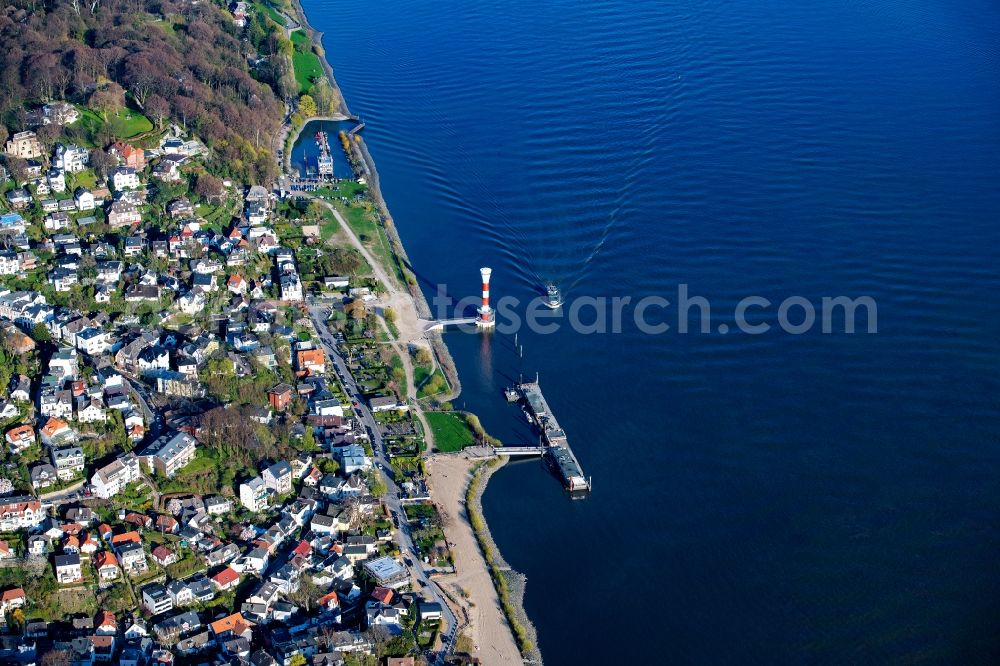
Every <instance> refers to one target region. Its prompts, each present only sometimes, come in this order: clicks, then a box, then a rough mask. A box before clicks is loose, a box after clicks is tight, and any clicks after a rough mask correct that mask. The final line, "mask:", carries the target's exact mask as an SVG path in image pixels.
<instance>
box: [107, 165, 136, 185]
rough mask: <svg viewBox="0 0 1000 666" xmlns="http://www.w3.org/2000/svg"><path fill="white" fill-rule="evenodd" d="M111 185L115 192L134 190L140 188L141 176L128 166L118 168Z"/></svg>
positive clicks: (112, 177)
mask: <svg viewBox="0 0 1000 666" xmlns="http://www.w3.org/2000/svg"><path fill="white" fill-rule="evenodd" d="M111 184H112V185H113V186H114V188H115V190H117V191H121V190H134V189H136V188H138V187H139V185H140V183H139V174H138V173H136V171H135V169H133V168H132V167H128V166H123V167H118V168H117V169H115V170H114V173H112V174H111Z"/></svg>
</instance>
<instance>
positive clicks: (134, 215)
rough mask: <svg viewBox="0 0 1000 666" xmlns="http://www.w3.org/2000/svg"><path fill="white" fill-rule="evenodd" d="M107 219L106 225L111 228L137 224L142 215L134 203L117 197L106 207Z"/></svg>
mask: <svg viewBox="0 0 1000 666" xmlns="http://www.w3.org/2000/svg"><path fill="white" fill-rule="evenodd" d="M107 220H108V226H110V227H111V228H112V229H120V228H122V227H128V226H132V225H134V224H139V223H140V222H141V221H142V215H141V213H140V212H139V208H138V206H136V205H135V204H134V203H132V202H130V201H126V200H125V199H119V200H118V201H112V202H111V205H110V206H109V207H108V213H107Z"/></svg>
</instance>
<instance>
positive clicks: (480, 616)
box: [427, 454, 523, 664]
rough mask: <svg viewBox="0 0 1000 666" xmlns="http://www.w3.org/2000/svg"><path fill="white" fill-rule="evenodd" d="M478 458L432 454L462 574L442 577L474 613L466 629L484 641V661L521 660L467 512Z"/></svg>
mask: <svg viewBox="0 0 1000 666" xmlns="http://www.w3.org/2000/svg"><path fill="white" fill-rule="evenodd" d="M474 462H475V461H472V460H470V459H468V458H466V457H465V456H462V455H455V454H438V455H434V456H429V457H428V458H427V469H428V473H429V475H430V482H431V486H432V493H433V497H434V501H435V502H436V503H437V505H438V506H439V508H440V510H441V512H442V514H444V524H445V528H444V532H445V536H446V537H447V539H448V541H449V542H450V543H452V544H454V545H453V546H452V551H453V552H454V554H455V561H456V562H457V564H458V573H457V574H455V575H453V576H442V577H441V578H439V579H437V580H438V582H439V583H440V584H441V586H442V587H444V588H446V589H448V590H449V591H451V592H455V594H454V597H455V598H456V599H458V600H459V601H460V602H462V605H463V606H464V607H465V610H466V611H467V612H468V614H469V619H470V626H469V627H467V628H465V629H464V632H465V634H466V635H467V636H469V637H470V638H471V639H472V642H473V643H474V644H475V645H477V646H478V651H476V652H475V653H474V656H477V657H479V658H480V660H482V663H484V664H521V663H523V662H522V660H521V653H520V652H519V651H518V649H517V644H516V643H515V642H514V635H513V634H512V633H511V630H510V627H509V626H508V624H507V619H506V617H505V616H504V614H503V610H502V609H501V608H500V600H499V598H498V597H497V592H496V589H495V588H494V587H493V579H492V578H490V573H489V570H487V568H486V562H485V561H484V560H483V556H482V553H481V552H480V550H479V544H478V542H477V541H476V535H475V534H474V533H473V531H472V526H471V525H470V524H469V521H468V517H467V515H466V513H465V503H464V502H465V491H466V489H467V488H468V485H469V481H471V479H472V474H471V473H470V470H471V468H472V465H473V464H474ZM459 589H461V590H465V591H466V592H467V593H468V595H469V598H468V600H465V599H462V597H461V595H460V594H458V592H457V590H459ZM468 602H471V604H469V603H468ZM459 616H460V617H461V613H459Z"/></svg>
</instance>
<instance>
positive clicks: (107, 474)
mask: <svg viewBox="0 0 1000 666" xmlns="http://www.w3.org/2000/svg"><path fill="white" fill-rule="evenodd" d="M139 474H140V472H139V460H138V458H136V457H135V454H134V453H126V454H125V455H123V456H119V457H118V459H117V460H113V461H112V462H110V463H109V464H107V465H105V466H104V467H102V468H101V469H99V470H97V472H96V473H95V474H94V475H93V476H92V477H90V485H91V486H92V488H93V491H94V494H95V495H97V496H98V497H100V498H101V499H110V498H111V497H114V496H115V495H117V494H118V493H120V492H121V491H122V490H124V489H125V486H127V485H128V484H130V483H132V482H133V481H135V480H137V479H138V478H139Z"/></svg>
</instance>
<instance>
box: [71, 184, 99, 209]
mask: <svg viewBox="0 0 1000 666" xmlns="http://www.w3.org/2000/svg"><path fill="white" fill-rule="evenodd" d="M73 201H74V202H76V209H77V210H80V211H84V210H94V209H95V208H97V204H96V202H95V201H94V194H93V192H91V191H90V190H85V189H83V188H82V187H78V188H76V191H75V192H74V193H73Z"/></svg>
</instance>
